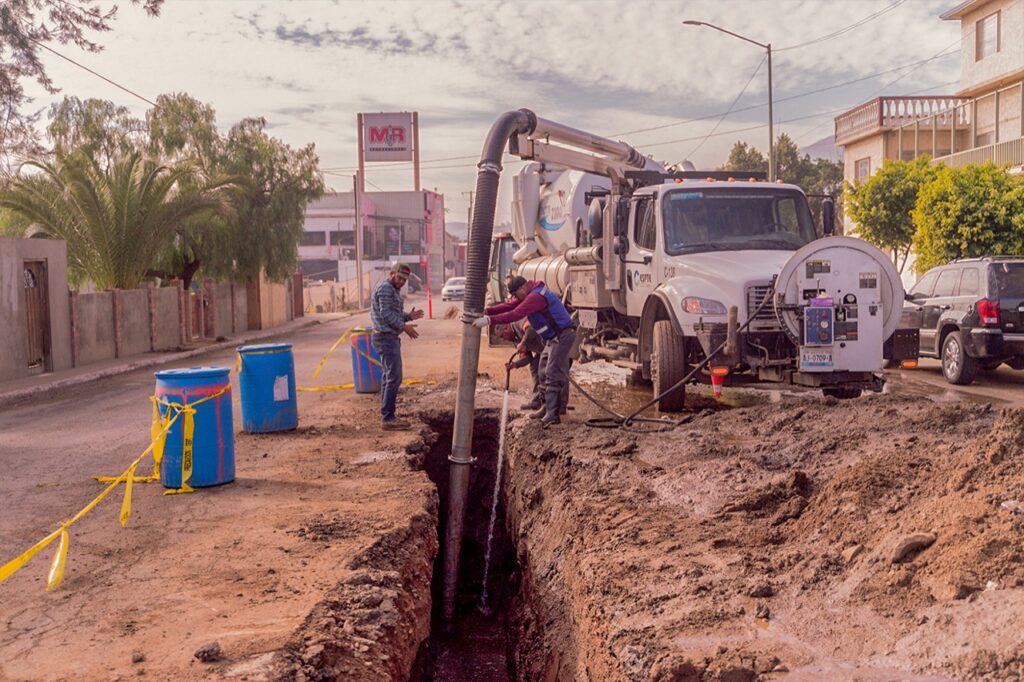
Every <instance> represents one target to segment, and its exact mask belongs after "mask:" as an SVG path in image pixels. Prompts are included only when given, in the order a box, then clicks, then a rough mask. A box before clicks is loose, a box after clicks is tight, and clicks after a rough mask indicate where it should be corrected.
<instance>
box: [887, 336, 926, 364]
mask: <svg viewBox="0 0 1024 682" xmlns="http://www.w3.org/2000/svg"><path fill="white" fill-rule="evenodd" d="M918 337H919V334H918V330H917V329H897V330H896V331H894V332H893V334H892V336H890V337H889V338H888V339H886V341H885V343H884V344H883V345H882V357H883V358H885V359H886V360H892V361H893V362H900V361H901V360H917V358H918V355H919V352H920V348H921V342H920V340H919V338H918Z"/></svg>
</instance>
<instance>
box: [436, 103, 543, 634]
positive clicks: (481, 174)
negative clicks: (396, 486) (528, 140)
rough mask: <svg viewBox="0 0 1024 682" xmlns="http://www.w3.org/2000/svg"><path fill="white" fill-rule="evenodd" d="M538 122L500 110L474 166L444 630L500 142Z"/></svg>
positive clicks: (463, 490)
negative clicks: (475, 321) (475, 174)
mask: <svg viewBox="0 0 1024 682" xmlns="http://www.w3.org/2000/svg"><path fill="white" fill-rule="evenodd" d="M536 126H537V116H536V115H535V114H534V113H533V112H532V111H529V110H527V109H520V110H519V111H509V112H506V113H504V114H502V115H501V116H500V117H499V118H498V120H497V121H495V122H494V125H492V126H491V130H490V132H489V133H488V134H487V141H486V142H485V143H484V148H483V152H482V153H481V155H480V163H478V164H477V168H478V169H479V170H478V171H477V176H476V195H475V196H476V199H475V201H474V203H473V223H472V225H470V228H469V243H468V246H467V249H466V296H465V302H464V303H463V313H462V322H463V326H462V359H461V361H460V366H459V383H458V394H457V398H456V404H455V423H454V426H453V432H452V454H451V455H449V457H448V459H449V461H450V462H451V464H450V467H449V479H448V480H449V488H448V491H449V492H448V525H447V528H446V529H445V555H444V602H443V608H444V618H445V623H446V624H447V625H448V627H449V628H451V626H452V618H453V616H454V614H455V593H456V588H457V587H458V581H459V554H460V552H461V551H462V533H463V527H464V525H465V515H466V497H467V493H468V492H469V473H470V466H471V465H472V464H473V461H474V458H473V456H472V454H471V453H472V447H473V421H474V416H475V415H474V411H475V408H476V374H477V368H478V366H479V362H480V329H479V328H477V327H474V326H473V325H472V322H473V320H475V319H476V318H478V317H480V316H481V315H483V313H484V294H485V292H486V288H487V267H488V263H489V261H490V251H491V237H492V235H493V233H494V209H495V205H496V204H497V200H498V179H499V177H500V176H501V159H502V156H503V155H504V152H505V144H506V142H508V139H509V138H510V137H511V136H512V135H528V134H530V133H531V132H533V130H534V128H535V127H536Z"/></svg>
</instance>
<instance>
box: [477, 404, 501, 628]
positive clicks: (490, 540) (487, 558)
mask: <svg viewBox="0 0 1024 682" xmlns="http://www.w3.org/2000/svg"><path fill="white" fill-rule="evenodd" d="M507 424H508V388H506V389H505V396H504V398H502V400H501V419H500V420H499V422H498V462H497V469H496V470H495V472H494V496H493V497H492V498H491V521H490V523H489V524H488V526H487V550H486V551H485V552H484V585H483V590H482V591H481V592H480V607H479V608H480V612H481V613H483V614H485V615H486V614H489V613H490V610H491V609H490V607H489V606H488V605H487V577H488V574H489V573H490V570H491V546H492V545H493V544H494V522H495V520H496V519H497V518H498V495H499V494H500V492H501V468H502V464H503V459H504V457H505V427H506V425H507Z"/></svg>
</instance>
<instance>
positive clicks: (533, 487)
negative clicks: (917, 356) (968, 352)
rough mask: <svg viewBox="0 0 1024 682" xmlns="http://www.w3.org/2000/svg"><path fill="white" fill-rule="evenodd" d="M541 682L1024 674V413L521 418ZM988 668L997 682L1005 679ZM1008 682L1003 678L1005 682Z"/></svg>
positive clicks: (521, 515)
mask: <svg viewBox="0 0 1024 682" xmlns="http://www.w3.org/2000/svg"><path fill="white" fill-rule="evenodd" d="M510 455H511V460H510V478H509V486H510V487H509V494H510V496H511V498H510V502H509V508H510V513H511V514H512V524H513V533H514V535H515V536H516V537H517V538H518V540H519V549H520V554H521V563H522V564H523V565H527V566H528V570H527V571H526V572H525V573H524V575H523V580H522V590H521V593H520V601H521V605H522V607H523V608H522V611H521V621H520V622H519V623H517V626H518V630H519V631H520V633H521V640H520V644H521V646H520V648H519V650H518V652H517V656H516V668H517V674H518V675H519V676H520V678H521V679H566V680H568V679H602V680H615V679H629V680H648V679H651V680H689V679H693V680H697V679H715V680H726V679H729V680H741V679H757V678H759V677H763V676H769V677H770V676H773V675H774V674H775V673H781V672H788V673H789V678H790V679H822V678H823V677H828V678H831V679H851V678H854V677H859V676H872V675H874V676H880V677H881V678H883V679H890V678H893V677H897V678H899V679H913V678H914V676H915V675H922V676H925V675H930V676H936V675H937V676H940V677H948V678H952V679H988V678H991V679H1015V677H1014V676H1017V678H1019V677H1020V676H1021V675H1022V674H1024V656H1022V654H1021V653H1020V652H1022V651H1024V635H1022V633H1021V632H1020V629H1019V627H1015V626H1014V625H1013V623H1014V622H1016V623H1018V624H1019V623H1020V622H1024V589H1022V588H1024V555H1022V549H1021V540H1022V535H1024V515H1022V514H1018V513H1016V512H1014V511H1013V505H1012V504H1010V505H1005V506H1004V504H1003V503H1007V502H1012V501H1015V500H1016V501H1020V500H1022V498H1024V466H1022V465H1024V414H1022V413H1021V412H1018V411H1012V410H1007V411H1004V412H1000V413H998V414H997V413H996V412H995V411H993V410H992V409H991V407H989V406H979V405H965V404H947V405H936V404H933V403H930V402H927V401H921V400H912V399H906V398H899V397H893V396H870V397H866V398H863V399H859V400H855V401H849V402H836V401H831V400H829V401H825V402H823V401H822V400H821V399H820V398H817V397H807V398H799V397H798V398H784V399H783V400H782V402H780V403H774V404H769V405H763V406H758V407H749V408H742V409H736V410H729V411H720V412H716V413H711V414H704V415H702V416H700V417H698V418H697V419H695V420H694V422H693V423H691V424H688V425H687V426H685V427H682V428H680V429H678V430H676V431H674V432H671V433H669V434H658V435H635V434H623V433H618V432H609V431H596V430H592V429H587V428H586V427H583V426H580V425H575V426H574V425H566V426H563V427H561V430H560V431H556V432H551V431H548V432H542V431H540V430H539V429H538V428H537V427H536V425H535V424H532V423H530V422H529V421H528V420H517V422H516V424H515V437H514V438H513V439H512V447H511V453H510ZM987 676H988V677H987ZM992 676H994V677H992Z"/></svg>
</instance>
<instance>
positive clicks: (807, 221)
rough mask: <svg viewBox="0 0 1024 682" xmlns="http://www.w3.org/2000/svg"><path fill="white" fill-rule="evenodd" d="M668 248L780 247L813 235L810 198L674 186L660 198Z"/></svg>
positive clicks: (791, 193)
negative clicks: (809, 206) (808, 201)
mask: <svg viewBox="0 0 1024 682" xmlns="http://www.w3.org/2000/svg"><path fill="white" fill-rule="evenodd" d="M662 211H663V216H664V220H665V252H666V253H668V254H669V255H670V256H678V255H680V254H684V253H698V252H701V251H738V250H744V249H778V250H785V251H793V250H796V249H799V248H800V247H801V246H803V245H804V244H807V243H808V242H810V241H812V240H814V239H815V237H816V236H817V235H816V234H815V232H814V223H813V221H812V220H811V212H810V210H809V209H808V208H807V199H806V198H805V197H804V195H803V194H801V193H800V192H795V191H792V190H788V191H787V190H775V189H757V188H735V189H727V188H721V189H718V188H715V189H701V190H686V189H678V190H670V191H668V192H667V193H666V194H665V196H664V199H663V202H662Z"/></svg>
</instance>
